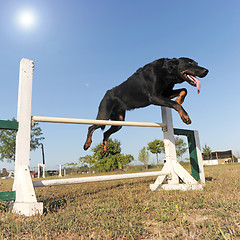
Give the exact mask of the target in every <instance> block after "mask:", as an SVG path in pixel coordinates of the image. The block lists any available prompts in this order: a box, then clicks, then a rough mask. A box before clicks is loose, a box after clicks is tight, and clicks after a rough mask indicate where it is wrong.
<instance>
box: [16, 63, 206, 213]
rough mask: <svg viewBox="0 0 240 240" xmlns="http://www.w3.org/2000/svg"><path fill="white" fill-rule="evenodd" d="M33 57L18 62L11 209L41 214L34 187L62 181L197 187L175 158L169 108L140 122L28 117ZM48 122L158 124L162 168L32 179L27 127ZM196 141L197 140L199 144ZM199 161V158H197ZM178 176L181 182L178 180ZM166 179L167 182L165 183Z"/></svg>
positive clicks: (171, 188)
mask: <svg viewBox="0 0 240 240" xmlns="http://www.w3.org/2000/svg"><path fill="white" fill-rule="evenodd" d="M33 67H34V64H33V61H32V60H28V59H22V60H21V63H20V75H19V93H18V114H17V120H18V122H19V130H18V133H17V139H16V159H15V179H14V185H13V190H14V191H16V201H15V202H13V203H12V211H13V212H15V213H19V214H23V215H25V216H32V215H35V214H42V212H43V204H42V203H40V202H37V199H36V195H35V191H34V187H42V186H53V185H66V184H76V183H86V182H99V181H112V180H122V179H129V178H140V177H151V176H158V178H157V180H156V181H155V183H154V184H151V185H150V188H151V190H159V189H161V188H163V189H166V190H190V189H193V190H199V189H202V185H201V184H200V183H199V182H198V181H196V180H195V179H194V178H193V177H192V176H191V175H190V174H189V173H188V172H187V171H186V170H185V169H184V168H183V167H182V166H181V165H180V164H179V163H178V162H177V157H176V149H175V142H174V132H173V124H172V115H171V109H168V108H165V107H161V109H162V120H163V123H142V122H124V121H103V120H89V119H71V118H54V117H39V116H33V117H31V100H32V76H33ZM34 122H49V123H50V122H51V123H70V124H99V125H115V126H138V127H158V128H159V127H161V128H163V132H164V144H165V153H166V163H165V164H164V167H163V169H162V171H158V172H146V173H132V174H119V175H108V176H98V177H97V176H96V177H85V178H72V179H58V180H44V181H37V182H32V179H31V177H30V172H29V158H30V130H31V123H33V124H34ZM199 145H200V144H199ZM198 147H199V148H200V146H198ZM198 161H199V162H200V161H201V159H200V158H199V159H198ZM179 178H180V179H181V180H182V181H183V183H181V184H180V183H179ZM165 182H167V183H165Z"/></svg>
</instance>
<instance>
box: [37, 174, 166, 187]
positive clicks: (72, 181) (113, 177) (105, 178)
mask: <svg viewBox="0 0 240 240" xmlns="http://www.w3.org/2000/svg"><path fill="white" fill-rule="evenodd" d="M161 175H165V176H166V175H170V173H169V172H162V171H157V172H143V173H128V174H117V175H105V176H95V177H81V178H63V179H52V180H43V181H33V186H34V187H48V186H59V185H68V184H78V183H91V182H102V181H113V180H124V179H130V178H144V177H155V176H161Z"/></svg>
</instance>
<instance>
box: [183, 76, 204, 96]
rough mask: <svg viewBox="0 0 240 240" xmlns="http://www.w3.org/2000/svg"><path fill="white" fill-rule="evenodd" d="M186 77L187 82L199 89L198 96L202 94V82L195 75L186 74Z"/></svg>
mask: <svg viewBox="0 0 240 240" xmlns="http://www.w3.org/2000/svg"><path fill="white" fill-rule="evenodd" d="M184 76H185V77H186V79H187V81H188V82H189V83H190V84H191V85H192V86H194V87H197V89H198V94H199V93H200V88H201V82H200V81H199V80H198V79H197V78H196V77H195V76H193V75H189V74H186V73H185V74H184Z"/></svg>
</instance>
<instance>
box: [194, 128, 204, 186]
mask: <svg viewBox="0 0 240 240" xmlns="http://www.w3.org/2000/svg"><path fill="white" fill-rule="evenodd" d="M194 137H195V142H196V148H197V158H198V166H199V171H200V172H199V174H200V181H201V183H202V184H203V185H205V173H204V168H203V158H202V151H201V145H200V138H199V133H198V131H196V130H195V131H194Z"/></svg>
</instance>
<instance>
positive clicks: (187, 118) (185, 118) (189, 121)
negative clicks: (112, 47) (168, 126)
mask: <svg viewBox="0 0 240 240" xmlns="http://www.w3.org/2000/svg"><path fill="white" fill-rule="evenodd" d="M180 116H181V119H182V121H183V122H184V123H186V124H187V125H189V124H191V123H192V121H191V119H190V117H189V116H188V114H187V113H186V114H180Z"/></svg>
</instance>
